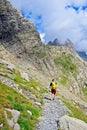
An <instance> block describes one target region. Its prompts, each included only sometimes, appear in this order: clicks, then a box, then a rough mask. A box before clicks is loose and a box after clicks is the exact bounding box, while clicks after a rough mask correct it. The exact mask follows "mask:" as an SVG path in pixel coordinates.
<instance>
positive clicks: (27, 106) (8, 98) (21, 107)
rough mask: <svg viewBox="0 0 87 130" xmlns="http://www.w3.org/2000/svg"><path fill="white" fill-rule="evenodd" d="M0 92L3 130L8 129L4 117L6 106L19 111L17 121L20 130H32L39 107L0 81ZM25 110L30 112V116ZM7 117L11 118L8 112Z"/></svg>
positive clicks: (38, 113)
mask: <svg viewBox="0 0 87 130" xmlns="http://www.w3.org/2000/svg"><path fill="white" fill-rule="evenodd" d="M0 92H1V93H0V122H3V124H4V127H3V130H4V129H5V130H6V129H7V130H10V128H9V126H8V124H7V122H6V119H5V117H4V110H5V108H6V107H7V108H11V109H15V110H18V111H20V113H21V114H20V117H19V120H18V123H19V125H20V127H21V130H33V127H34V125H35V123H36V122H37V118H38V117H39V116H40V109H39V108H38V107H35V106H34V105H33V104H32V102H31V101H29V100H27V99H26V98H24V97H23V96H22V95H20V94H18V93H17V92H16V91H15V90H13V89H12V88H10V87H8V86H6V85H5V84H2V83H0ZM27 110H29V111H31V112H32V116H30V115H29V114H28V113H27ZM8 117H9V118H11V115H10V113H8Z"/></svg>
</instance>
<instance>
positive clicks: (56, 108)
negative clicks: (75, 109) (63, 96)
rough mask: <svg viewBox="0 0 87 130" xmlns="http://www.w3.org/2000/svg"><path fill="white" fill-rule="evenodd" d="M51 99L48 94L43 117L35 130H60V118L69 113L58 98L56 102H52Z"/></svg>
mask: <svg viewBox="0 0 87 130" xmlns="http://www.w3.org/2000/svg"><path fill="white" fill-rule="evenodd" d="M50 97H51V96H50V94H46V95H45V97H44V105H43V108H42V115H41V117H39V119H38V124H37V125H36V127H35V130H58V128H59V125H58V120H59V118H60V117H62V116H64V115H66V113H67V110H68V109H67V108H66V106H65V105H64V104H63V103H62V101H61V100H60V98H59V97H57V96H56V98H55V100H50V99H51V98H50Z"/></svg>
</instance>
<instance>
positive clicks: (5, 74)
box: [0, 0, 87, 130]
mask: <svg viewBox="0 0 87 130" xmlns="http://www.w3.org/2000/svg"><path fill="white" fill-rule="evenodd" d="M52 78H55V79H56V81H57V83H58V88H59V94H60V95H62V96H64V97H65V98H68V99H72V100H73V98H75V100H76V102H77V103H78V104H79V105H80V106H81V107H82V108H83V109H84V111H85V108H86V102H85V103H84V101H81V100H79V98H80V97H82V98H83V99H84V96H83V88H84V89H85V91H86V87H87V81H86V80H87V62H86V61H84V60H83V59H81V58H80V57H79V55H78V54H77V52H76V50H75V49H74V47H73V45H72V42H71V41H70V40H69V39H68V40H67V41H66V42H65V45H60V42H59V41H58V39H55V40H54V41H53V42H49V44H48V45H44V44H43V43H42V42H41V39H40V36H39V33H38V32H37V31H36V29H35V27H34V25H33V23H32V22H31V21H29V20H27V19H25V18H23V17H22V15H21V13H20V12H19V11H18V10H16V9H14V8H13V7H12V6H11V4H10V2H8V1H7V0H0V85H1V91H3V88H4V90H5V88H6V90H5V92H6V91H7V90H9V91H7V93H8V95H7V96H6V97H4V99H3V101H4V102H3V103H2V105H1V109H2V113H4V110H3V109H4V108H10V109H11V108H12V109H13V108H14V109H16V110H21V111H22V116H21V118H20V119H21V121H22V119H23V121H24V117H23V115H25V116H27V112H26V113H25V114H24V109H25V110H26V111H27V109H28V108H29V106H27V105H26V104H27V103H28V101H27V100H26V101H25V100H24V99H22V98H23V96H24V97H25V98H27V99H28V100H29V101H30V102H32V103H30V102H29V104H33V106H32V108H29V110H31V109H32V113H33V114H32V113H30V112H31V111H28V113H30V115H33V121H35V119H36V117H37V116H38V115H39V113H38V111H39V110H38V109H39V108H38V109H37V110H36V111H37V113H38V115H35V110H34V107H35V106H38V105H39V107H41V102H42V101H41V99H42V96H43V93H44V89H45V88H46V89H48V88H49V83H50V81H51V79H52ZM37 81H38V82H37ZM41 86H44V87H41ZM9 87H10V89H11V90H10V89H9ZM12 89H13V90H12ZM10 91H11V92H12V93H14V95H15V99H14V97H12V98H11V95H10V94H11V93H10ZM15 91H16V92H17V94H18V93H20V94H21V95H19V98H20V99H21V101H19V99H18V95H17V94H15ZM5 92H4V91H3V93H5ZM67 93H68V94H67ZM9 95H10V97H9ZM41 95H42V96H41ZM77 95H78V99H77ZM0 96H1V97H2V98H3V95H0ZM5 99H6V101H5ZM16 100H17V104H15V103H12V101H16ZM84 100H85V99H84ZM20 102H21V103H23V102H26V104H24V105H25V106H26V107H25V108H24V109H23V107H24V106H20V105H18V104H20ZM4 103H6V105H5V106H4ZM36 104H38V105H36ZM84 104H85V105H84ZM33 110H34V111H33ZM8 111H10V110H8ZM11 112H12V113H13V111H11ZM6 113H7V112H6ZM5 116H6V117H7V114H5ZM34 116H35V117H34ZM2 117H3V116H2ZM2 117H1V118H2ZM1 118H0V119H1ZM28 118H29V117H28V116H27V119H28ZM3 120H5V119H4V118H3V119H1V120H0V121H1V122H3ZM29 120H30V122H31V125H32V121H31V120H32V119H29ZM21 121H20V120H19V123H20V122H21ZM4 122H5V121H4ZM8 122H9V121H8ZM16 123H17V121H16ZM22 124H23V122H22ZM5 125H6V122H5ZM13 125H18V124H14V122H13ZM20 125H21V123H20ZM25 126H26V124H25ZM15 127H16V126H15ZM28 127H29V126H28ZM17 128H18V127H17ZM16 130H17V129H16Z"/></svg>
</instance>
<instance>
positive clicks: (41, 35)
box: [40, 33, 45, 42]
mask: <svg viewBox="0 0 87 130" xmlns="http://www.w3.org/2000/svg"><path fill="white" fill-rule="evenodd" d="M44 37H45V33H40V38H41V40H42V42H45V39H44Z"/></svg>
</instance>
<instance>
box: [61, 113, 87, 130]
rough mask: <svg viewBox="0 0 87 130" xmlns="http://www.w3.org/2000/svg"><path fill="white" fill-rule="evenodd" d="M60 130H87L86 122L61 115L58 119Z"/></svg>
mask: <svg viewBox="0 0 87 130" xmlns="http://www.w3.org/2000/svg"><path fill="white" fill-rule="evenodd" d="M59 126H60V129H61V130H87V124H86V123H85V122H83V121H81V120H79V119H76V118H72V117H69V116H66V115H65V116H63V117H61V118H60V120H59Z"/></svg>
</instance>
